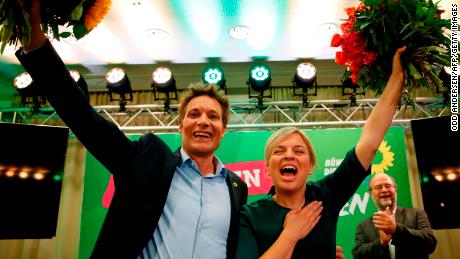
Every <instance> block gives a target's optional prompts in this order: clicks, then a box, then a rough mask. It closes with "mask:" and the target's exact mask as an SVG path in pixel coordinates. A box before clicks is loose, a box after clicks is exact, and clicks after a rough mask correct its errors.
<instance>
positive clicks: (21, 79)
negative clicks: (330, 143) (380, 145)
mask: <svg viewBox="0 0 460 259" xmlns="http://www.w3.org/2000/svg"><path fill="white" fill-rule="evenodd" d="M448 72H449V71H448V70H446V69H442V70H441V73H440V77H441V79H442V80H443V81H445V82H446V83H445V84H447V82H448V84H449V86H450V73H449V74H448ZM69 73H70V75H71V76H72V78H73V79H74V80H75V82H76V83H77V84H78V86H79V87H80V88H81V89H82V91H83V92H84V94H85V95H86V97H87V98H89V92H88V85H87V83H86V82H85V80H84V79H83V77H82V76H81V74H80V73H79V72H78V71H76V70H69ZM201 80H202V81H203V82H204V83H207V84H214V85H216V86H218V87H219V89H220V90H222V91H224V92H225V94H227V87H226V80H225V75H224V71H223V70H222V68H220V67H218V66H209V67H207V68H205V69H204V70H203V72H202V74H201ZM271 80H272V76H271V70H270V67H268V66H267V65H265V64H255V65H252V66H251V68H250V69H249V73H248V80H247V82H246V85H247V86H248V98H249V99H257V106H258V107H259V108H260V109H262V107H263V99H264V98H271V97H272V88H271V87H270V86H271ZM105 81H106V87H107V89H108V93H109V97H110V101H118V102H119V104H120V111H124V110H125V106H126V102H127V101H132V100H133V96H132V89H131V82H130V81H129V78H128V75H127V74H126V73H125V71H124V70H123V69H122V68H112V69H111V70H109V71H108V72H107V73H106V75H105ZM316 81H317V76H316V68H315V66H314V65H313V64H311V63H308V62H305V63H301V64H299V65H298V66H297V69H296V71H295V73H294V76H293V77H292V88H293V96H301V97H302V102H303V105H304V106H307V105H308V102H309V99H308V96H316V95H317V87H318V84H317V82H316ZM14 86H15V88H16V89H17V90H18V92H19V93H20V95H21V100H22V104H23V105H26V104H30V103H32V104H33V107H34V110H36V111H38V109H39V106H40V103H44V102H45V101H44V98H40V97H39V94H38V91H37V90H36V87H35V86H34V84H33V81H32V78H31V77H30V75H29V74H28V73H27V72H24V73H22V74H20V75H19V76H17V77H16V78H15V80H14ZM151 87H152V90H153V93H154V100H155V101H158V100H163V101H164V105H165V110H169V105H170V100H178V94H177V87H176V81H175V79H174V76H173V73H172V71H171V70H170V69H169V68H168V67H158V68H156V69H155V70H154V71H153V73H152V83H151ZM358 88H359V87H358V86H357V85H356V84H353V83H352V82H351V79H349V78H348V79H346V80H344V81H343V83H342V95H344V96H346V95H349V96H350V100H351V105H356V95H364V94H365V92H364V91H362V92H358V91H357V89H358ZM267 90H270V93H269V94H268V95H265V94H264V92H265V91H267ZM309 90H312V91H310V92H309ZM114 93H115V94H117V95H119V98H114V95H113V94H114ZM160 93H163V94H164V96H162V97H161V95H160Z"/></svg>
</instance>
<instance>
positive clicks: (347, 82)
mask: <svg viewBox="0 0 460 259" xmlns="http://www.w3.org/2000/svg"><path fill="white" fill-rule="evenodd" d="M345 74H346V73H345ZM358 88H359V85H357V84H355V83H353V80H352V79H351V78H350V77H348V76H347V75H346V78H345V79H344V80H343V81H342V95H343V96H348V95H349V96H350V105H351V106H356V96H357V95H365V94H366V91H365V90H364V89H363V91H362V92H358Z"/></svg>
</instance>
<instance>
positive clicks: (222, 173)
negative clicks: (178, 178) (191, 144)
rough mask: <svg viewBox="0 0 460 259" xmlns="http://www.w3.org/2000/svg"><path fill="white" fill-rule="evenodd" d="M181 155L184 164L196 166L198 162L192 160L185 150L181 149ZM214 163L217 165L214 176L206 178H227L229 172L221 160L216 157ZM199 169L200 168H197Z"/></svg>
mask: <svg viewBox="0 0 460 259" xmlns="http://www.w3.org/2000/svg"><path fill="white" fill-rule="evenodd" d="M180 155H181V158H182V164H187V163H188V164H189V165H194V166H196V162H195V161H193V160H192V158H190V156H189V155H188V154H187V153H186V152H185V150H184V148H183V147H181V148H180ZM213 163H214V164H215V165H216V171H215V172H214V175H208V176H206V177H214V176H221V177H223V178H226V177H227V170H226V169H225V166H224V164H223V163H222V162H221V161H220V159H219V158H218V157H216V156H214V158H213ZM197 169H198V168H197Z"/></svg>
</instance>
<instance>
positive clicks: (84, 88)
mask: <svg viewBox="0 0 460 259" xmlns="http://www.w3.org/2000/svg"><path fill="white" fill-rule="evenodd" d="M69 73H70V75H71V76H72V78H73V80H75V82H76V83H77V85H78V87H80V89H81V90H82V91H83V93H84V94H85V96H86V99H87V100H89V91H88V84H87V83H86V81H85V79H84V78H83V76H82V75H81V74H80V72H78V71H77V70H74V69H70V70H69Z"/></svg>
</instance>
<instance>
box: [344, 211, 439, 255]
mask: <svg viewBox="0 0 460 259" xmlns="http://www.w3.org/2000/svg"><path fill="white" fill-rule="evenodd" d="M395 219H396V232H395V233H394V234H393V238H392V241H391V242H392V244H393V245H394V246H395V255H396V258H397V259H398V258H414V259H418V258H428V255H429V254H431V253H433V251H434V250H435V248H436V243H437V240H436V237H435V236H434V235H433V230H432V229H431V225H430V222H429V221H428V218H427V216H426V213H425V211H424V210H422V209H417V208H413V209H408V208H401V207H397V209H396V213H395ZM353 256H354V258H388V259H389V258H390V252H389V249H388V247H383V246H382V245H380V235H379V232H378V230H377V229H376V228H375V226H374V223H373V222H372V217H371V218H369V219H367V220H365V221H363V222H361V223H360V224H359V225H358V227H357V228H356V237H355V247H354V248H353Z"/></svg>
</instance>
